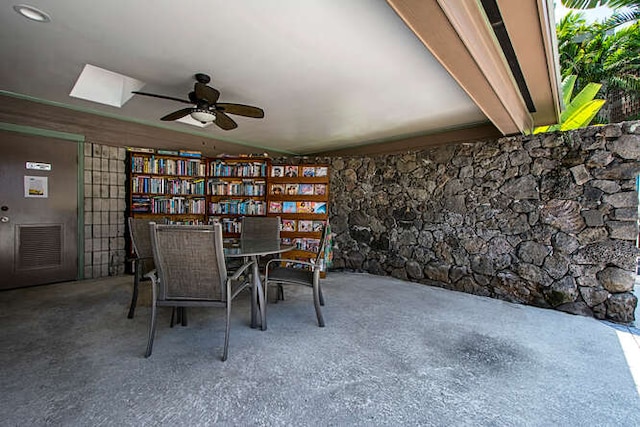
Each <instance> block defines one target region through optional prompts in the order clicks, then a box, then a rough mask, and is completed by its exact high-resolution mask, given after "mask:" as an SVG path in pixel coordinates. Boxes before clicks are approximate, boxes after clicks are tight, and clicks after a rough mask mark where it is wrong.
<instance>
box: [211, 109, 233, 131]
mask: <svg viewBox="0 0 640 427" xmlns="http://www.w3.org/2000/svg"><path fill="white" fill-rule="evenodd" d="M213 123H215V124H217V125H218V127H219V128H220V129H223V130H231V129H235V128H237V127H238V124H237V123H236V122H234V121H233V119H232V118H231V117H229V116H227V115H226V114H225V113H223V112H222V111H216V119H215V120H214V122H213Z"/></svg>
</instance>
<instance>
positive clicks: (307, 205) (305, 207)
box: [294, 202, 313, 213]
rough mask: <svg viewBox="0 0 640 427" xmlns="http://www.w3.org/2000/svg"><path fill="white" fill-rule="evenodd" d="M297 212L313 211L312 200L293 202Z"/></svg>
mask: <svg viewBox="0 0 640 427" xmlns="http://www.w3.org/2000/svg"><path fill="white" fill-rule="evenodd" d="M294 203H296V209H297V212H298V213H313V202H294Z"/></svg>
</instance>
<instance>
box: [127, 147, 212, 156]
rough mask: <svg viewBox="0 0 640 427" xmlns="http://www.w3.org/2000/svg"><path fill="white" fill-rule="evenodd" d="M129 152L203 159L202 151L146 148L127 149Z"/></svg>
mask: <svg viewBox="0 0 640 427" xmlns="http://www.w3.org/2000/svg"><path fill="white" fill-rule="evenodd" d="M127 150H128V151H131V152H133V153H147V154H153V153H157V154H160V155H163V156H182V157H202V152H201V151H194V150H165V149H162V148H158V150H157V151H156V150H155V149H153V148H146V147H127Z"/></svg>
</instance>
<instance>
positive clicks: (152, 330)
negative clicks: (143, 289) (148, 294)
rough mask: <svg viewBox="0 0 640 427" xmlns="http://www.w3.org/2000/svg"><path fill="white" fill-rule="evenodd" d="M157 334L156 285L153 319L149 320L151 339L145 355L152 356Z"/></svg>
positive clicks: (152, 302) (154, 289)
mask: <svg viewBox="0 0 640 427" xmlns="http://www.w3.org/2000/svg"><path fill="white" fill-rule="evenodd" d="M155 336H156V287H155V285H154V286H153V299H152V301H151V319H150V321H149V341H148V342H147V351H146V352H145V354H144V357H149V356H151V352H152V351H153V339H154V338H155Z"/></svg>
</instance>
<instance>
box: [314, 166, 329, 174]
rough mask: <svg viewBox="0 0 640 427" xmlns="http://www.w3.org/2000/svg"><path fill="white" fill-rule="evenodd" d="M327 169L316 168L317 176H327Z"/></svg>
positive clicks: (324, 167) (322, 167)
mask: <svg viewBox="0 0 640 427" xmlns="http://www.w3.org/2000/svg"><path fill="white" fill-rule="evenodd" d="M327 172H328V170H327V167H326V166H319V167H317V168H316V176H327Z"/></svg>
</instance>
